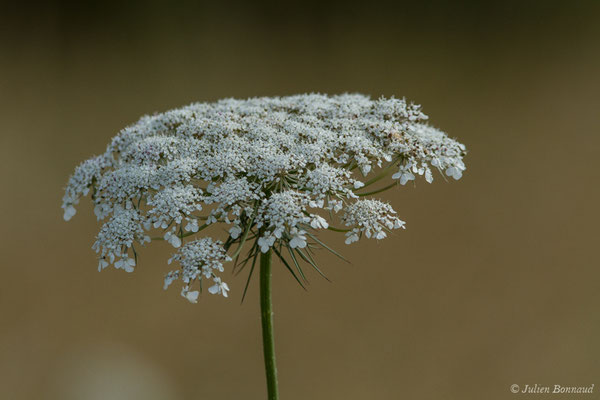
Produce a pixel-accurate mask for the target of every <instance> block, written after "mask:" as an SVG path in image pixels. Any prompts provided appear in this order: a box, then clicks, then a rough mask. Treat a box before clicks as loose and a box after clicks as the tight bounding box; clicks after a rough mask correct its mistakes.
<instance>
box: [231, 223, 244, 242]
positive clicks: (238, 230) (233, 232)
mask: <svg viewBox="0 0 600 400" xmlns="http://www.w3.org/2000/svg"><path fill="white" fill-rule="evenodd" d="M241 234H242V228H240V227H239V226H237V225H235V226H233V227H232V228H231V229H229V236H231V238H232V239H237V238H238V237H240V235H241Z"/></svg>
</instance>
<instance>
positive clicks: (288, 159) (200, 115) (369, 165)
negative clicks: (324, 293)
mask: <svg viewBox="0 0 600 400" xmlns="http://www.w3.org/2000/svg"><path fill="white" fill-rule="evenodd" d="M426 121H427V116H426V115H425V114H423V112H421V108H420V106H418V105H414V104H410V103H407V102H406V101H405V100H403V99H395V98H391V99H385V98H380V99H378V100H371V99H370V98H369V97H366V96H362V95H357V94H352V95H351V94H345V95H339V96H325V95H320V94H308V95H298V96H290V97H263V98H253V99H248V100H235V99H227V100H222V101H219V102H216V103H210V104H209V103H198V104H192V105H189V106H186V107H183V108H179V109H175V110H172V111H168V112H166V113H162V114H156V115H151V116H145V117H142V118H141V119H140V120H139V121H138V122H137V123H135V124H133V125H131V126H129V127H127V128H125V129H123V130H122V131H121V132H120V133H119V134H118V135H117V136H116V137H114V138H113V139H112V141H111V143H110V144H109V145H108V147H107V148H106V151H105V152H104V153H102V154H101V155H98V156H96V157H93V158H91V159H89V160H87V161H85V162H83V163H82V164H81V165H79V166H78V167H77V168H76V169H75V172H74V174H73V175H72V176H71V178H70V180H69V182H68V185H67V187H66V190H65V195H64V198H63V205H62V207H63V209H64V218H65V220H69V219H71V218H72V217H73V216H74V215H75V213H76V210H75V206H76V205H77V204H78V203H79V200H80V198H81V197H82V196H86V195H88V194H91V199H92V201H93V203H94V205H95V208H94V211H95V214H96V216H97V217H98V220H100V221H103V225H102V227H101V229H100V232H99V233H98V236H97V237H96V242H95V243H94V245H93V248H94V249H95V250H96V251H97V252H98V255H99V267H98V268H99V269H104V268H105V267H107V266H108V265H113V266H114V267H116V268H118V269H123V270H125V271H127V272H132V271H133V270H134V268H135V266H136V264H137V252H138V250H139V247H140V246H142V245H144V244H146V243H149V242H150V241H151V240H159V239H160V240H166V241H167V242H168V243H170V244H171V245H172V246H173V247H174V248H175V249H177V250H176V252H175V254H174V255H173V257H171V259H170V260H169V262H170V263H171V262H172V261H176V262H177V263H178V264H179V266H180V269H178V270H173V271H170V272H168V273H167V274H166V275H165V282H164V287H165V289H166V288H167V287H168V286H169V285H171V284H172V283H173V282H174V281H177V280H179V281H181V283H182V290H181V294H182V296H183V297H185V298H186V299H187V300H189V301H190V302H197V300H198V297H199V291H200V289H201V287H202V285H201V284H202V281H204V280H209V281H211V286H209V288H208V291H209V293H211V294H221V295H223V296H225V297H227V293H228V291H229V286H228V284H227V283H225V282H223V281H222V278H221V276H220V274H221V273H222V272H223V271H224V266H223V265H224V263H227V262H229V261H233V260H235V264H236V265H240V266H241V268H243V267H244V266H245V265H246V264H248V263H249V262H251V265H252V268H251V270H250V274H249V278H250V276H251V273H252V271H253V270H254V265H255V263H256V260H257V258H258V257H259V256H260V259H261V296H262V289H263V288H267V289H268V290H270V286H269V285H270V278H269V279H267V277H265V280H264V282H263V275H262V270H263V269H262V267H263V266H264V267H265V271H268V274H270V257H271V254H272V253H274V254H275V255H276V256H277V257H278V258H279V259H280V260H281V261H282V263H283V265H284V266H285V267H286V268H287V269H288V270H289V271H290V272H291V273H292V274H293V275H294V277H295V278H296V279H297V280H298V282H299V283H301V284H302V282H303V280H304V279H305V278H304V273H303V271H302V267H301V264H303V263H305V264H307V265H310V266H312V267H314V268H315V269H317V270H319V268H318V267H317V264H316V262H315V260H314V258H313V251H314V249H316V248H318V247H321V248H325V249H328V250H330V251H333V250H331V249H330V248H329V247H328V246H327V245H325V244H324V243H323V242H322V241H321V240H320V239H318V235H317V233H318V231H319V230H323V229H330V230H334V231H341V232H344V233H345V235H346V240H345V241H346V243H347V244H351V243H354V242H356V241H358V240H360V239H361V238H363V237H366V238H374V239H377V240H379V239H383V238H385V237H386V236H387V234H388V233H389V232H390V231H392V230H394V229H398V228H404V226H405V223H404V221H402V220H400V219H399V218H398V217H397V216H396V211H394V209H393V208H392V207H391V206H390V205H389V204H387V203H384V202H381V201H379V200H376V199H369V198H368V196H371V195H374V194H377V193H379V192H381V191H383V190H386V189H389V188H391V187H393V186H395V185H398V184H400V185H405V184H406V183H407V182H409V181H412V180H415V178H416V177H418V176H423V177H424V178H425V180H426V181H427V182H432V181H433V178H434V174H433V171H434V170H436V169H437V170H439V171H441V172H442V173H445V174H446V175H448V176H451V177H452V178H454V179H459V178H460V177H461V176H462V173H463V171H464V170H465V165H464V163H463V157H464V155H465V153H466V152H465V147H464V146H463V145H462V144H460V143H458V142H457V141H455V140H453V139H451V138H449V137H448V136H447V135H446V134H445V133H443V132H441V131H440V130H438V129H436V128H434V127H432V126H431V125H429V124H427V122H426ZM388 172H390V173H392V175H391V179H392V181H391V183H390V184H387V185H384V186H381V187H378V188H375V189H372V185H375V184H377V183H379V182H380V181H381V180H382V179H384V178H386V176H387V175H388ZM371 175H373V177H372V178H370V176H371ZM223 225H225V232H226V235H224V237H223V238H222V239H223V241H220V240H217V239H212V238H211V237H209V236H207V235H206V234H205V232H202V231H204V230H205V229H209V228H212V227H213V226H223ZM336 226H337V227H336ZM212 231H213V233H214V234H218V232H219V230H218V229H212ZM221 231H222V230H221ZM243 249H245V250H246V251H245V252H244V253H243V254H242V250H243ZM336 254H337V253H336ZM263 263H264V265H263ZM234 268H235V266H234ZM319 272H320V271H319ZM269 276H270V275H269ZM249 278H248V281H249ZM263 284H264V285H265V286H264V287H263ZM247 287H248V282H247V283H246V288H247ZM244 294H245V290H244ZM269 296H270V291H269ZM264 298H265V297H263V299H264ZM268 300H269V301H268V303H269V304H267V303H263V306H265V307H267V306H269V307H270V297H269V298H268ZM269 307H267V308H269ZM269 310H270V308H269ZM266 322H268V321H266ZM266 322H265V320H263V323H266ZM267 333H268V332H267ZM271 333H272V332H271ZM265 340H266V339H265ZM267 344H268V343H267V341H265V357H266V358H267V357H269V355H268V354H267V351H268V349H267V347H268V346H267ZM271 345H272V341H271ZM273 361H274V359H273ZM268 370H269V368H268ZM271 378H273V377H272V376H271ZM272 385H273V380H272V379H271V381H270V386H269V392H270V393H271V398H275V397H276V396H273V395H272V393H273V390H275V391H276V386H275V389H273V387H272Z"/></svg>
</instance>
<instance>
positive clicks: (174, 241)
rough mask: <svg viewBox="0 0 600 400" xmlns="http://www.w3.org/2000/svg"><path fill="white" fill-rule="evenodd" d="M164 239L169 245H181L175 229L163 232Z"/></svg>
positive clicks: (176, 246)
mask: <svg viewBox="0 0 600 400" xmlns="http://www.w3.org/2000/svg"><path fill="white" fill-rule="evenodd" d="M164 239H165V240H166V241H167V242H169V243H170V244H171V246H173V247H175V248H178V247H180V246H181V239H180V238H179V236H177V235H176V234H175V231H174V230H172V231H168V232H167V233H165V236H164Z"/></svg>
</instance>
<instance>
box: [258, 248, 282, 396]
mask: <svg viewBox="0 0 600 400" xmlns="http://www.w3.org/2000/svg"><path fill="white" fill-rule="evenodd" d="M260 314H261V321H262V336H263V350H264V354H265V371H266V374H267V391H268V394H269V396H268V399H269V400H278V399H279V390H278V388H277V366H276V365H275V340H274V339H275V338H274V336H273V304H272V302H271V250H269V251H268V252H267V253H262V254H261V255H260Z"/></svg>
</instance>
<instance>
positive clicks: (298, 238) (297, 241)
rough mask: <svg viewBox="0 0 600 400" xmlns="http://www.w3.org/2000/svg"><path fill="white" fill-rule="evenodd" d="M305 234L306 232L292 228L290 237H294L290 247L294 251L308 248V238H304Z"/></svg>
mask: <svg viewBox="0 0 600 400" xmlns="http://www.w3.org/2000/svg"><path fill="white" fill-rule="evenodd" d="M305 233H306V232H305V231H302V230H298V229H297V228H292V230H291V231H290V235H291V236H292V239H291V240H290V247H291V248H292V249H295V248H296V247H298V248H300V249H303V248H305V247H306V236H304V234H305Z"/></svg>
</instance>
